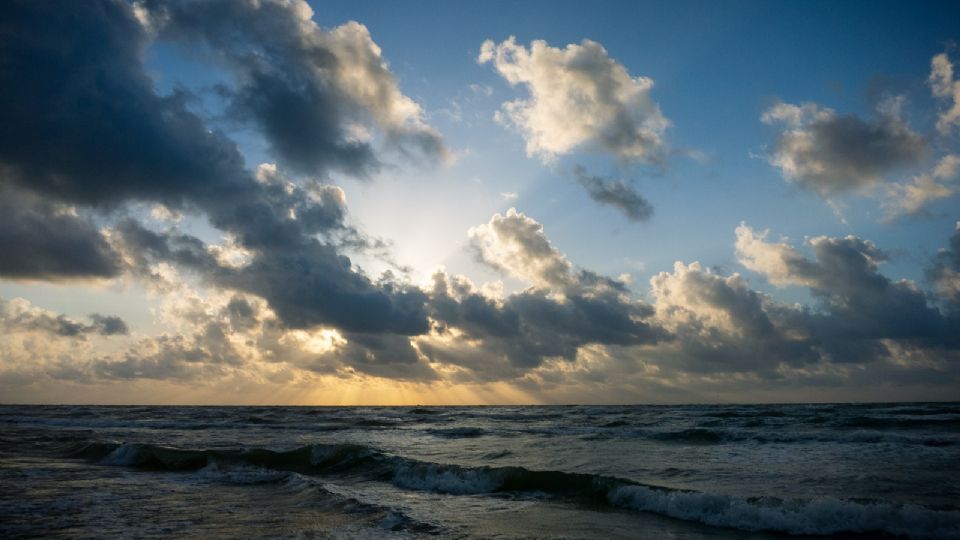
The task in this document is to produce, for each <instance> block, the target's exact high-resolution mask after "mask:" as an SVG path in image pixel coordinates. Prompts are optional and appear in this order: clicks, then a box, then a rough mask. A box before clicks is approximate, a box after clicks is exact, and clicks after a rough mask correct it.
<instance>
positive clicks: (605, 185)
mask: <svg viewBox="0 0 960 540" xmlns="http://www.w3.org/2000/svg"><path fill="white" fill-rule="evenodd" d="M573 173H574V175H575V176H576V178H577V182H579V183H580V185H581V186H583V187H584V188H585V189H586V190H587V193H588V194H589V195H590V198H591V199H593V200H595V201H597V202H598V203H600V204H606V205H609V206H612V207H614V208H616V209H617V210H618V211H620V212H622V213H623V215H625V216H627V219H629V220H631V221H646V220H648V219H650V216H652V215H653V205H651V204H650V202H649V201H647V200H646V199H645V198H643V196H642V195H640V194H639V193H638V192H637V190H636V189H635V188H634V187H633V186H632V185H630V184H627V183H626V182H623V181H615V180H605V179H603V178H600V177H599V176H590V175H588V174H587V172H586V170H585V169H584V168H583V167H580V166H577V167H576V168H574V170H573Z"/></svg>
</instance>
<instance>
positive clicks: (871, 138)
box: [761, 100, 926, 198]
mask: <svg viewBox="0 0 960 540" xmlns="http://www.w3.org/2000/svg"><path fill="white" fill-rule="evenodd" d="M898 109H899V102H898V101H897V100H892V101H889V100H888V101H887V102H885V103H884V104H883V105H882V106H881V107H880V109H879V110H878V111H877V116H876V118H874V119H872V120H862V119H861V118H859V117H857V116H854V115H850V114H837V113H836V112H835V111H833V110H832V109H828V108H823V107H820V106H819V105H817V104H815V103H803V104H801V105H793V104H790V103H779V104H777V105H774V106H773V107H771V108H770V109H768V110H767V111H766V112H764V113H763V116H762V117H761V120H762V121H763V122H764V123H766V124H770V125H776V126H782V131H781V132H780V134H779V136H778V138H777V141H776V143H775V145H774V148H773V150H772V152H771V153H770V156H769V161H770V164H771V165H773V166H775V167H777V168H778V169H780V172H781V173H782V174H783V176H784V177H785V178H787V179H788V180H791V181H793V182H796V183H797V184H799V185H800V186H802V187H804V188H806V189H809V190H811V191H813V192H815V193H817V194H818V195H820V196H821V197H824V198H829V197H832V196H834V195H837V194H840V193H843V192H848V191H853V190H857V189H862V188H869V187H873V186H875V185H877V184H879V183H880V182H882V181H883V179H884V177H885V176H886V175H888V174H890V173H892V172H894V171H897V170H900V169H903V168H907V167H911V166H914V165H917V164H919V163H920V160H921V159H922V158H923V157H924V155H925V154H926V142H925V141H924V139H923V137H921V136H920V135H918V134H917V133H915V132H913V131H912V130H911V129H910V127H909V126H908V125H907V124H906V123H905V122H904V121H903V120H902V119H901V118H900V116H899V110H898Z"/></svg>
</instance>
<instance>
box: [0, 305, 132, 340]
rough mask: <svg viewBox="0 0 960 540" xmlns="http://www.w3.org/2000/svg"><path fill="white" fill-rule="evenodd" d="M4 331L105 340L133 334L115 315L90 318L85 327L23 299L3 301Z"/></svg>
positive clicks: (1, 318)
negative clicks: (88, 336) (87, 336)
mask: <svg viewBox="0 0 960 540" xmlns="http://www.w3.org/2000/svg"><path fill="white" fill-rule="evenodd" d="M0 329H2V330H4V331H5V332H41V333H48V334H52V335H55V336H61V337H71V338H73V337H79V338H82V337H84V336H85V335H88V334H99V335H101V336H115V335H126V334H127V333H128V332H129V330H128V328H127V323H125V322H124V321H123V319H121V318H119V317H115V316H111V315H100V314H97V313H94V314H92V315H90V322H89V323H84V322H80V321H77V320H74V319H71V318H69V317H67V316H66V315H63V314H62V313H53V312H51V311H47V310H43V309H39V308H37V307H34V306H32V305H30V304H29V303H27V302H26V301H24V300H22V299H15V300H9V301H7V300H3V299H2V298H0Z"/></svg>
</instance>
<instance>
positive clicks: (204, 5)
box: [143, 0, 449, 175]
mask: <svg viewBox="0 0 960 540" xmlns="http://www.w3.org/2000/svg"><path fill="white" fill-rule="evenodd" d="M143 5H144V6H145V7H146V11H147V12H148V13H149V17H150V20H151V24H152V25H154V26H155V27H156V28H155V29H156V30H157V31H158V32H159V36H160V38H161V39H164V40H171V41H174V42H178V43H182V44H184V45H186V46H188V47H195V46H196V45H198V44H200V45H203V46H205V47H206V48H207V49H209V53H210V54H212V55H213V56H214V58H216V59H219V60H220V61H221V62H223V63H224V64H225V65H226V66H227V67H228V68H229V69H230V70H231V71H232V72H233V73H234V74H235V76H236V79H237V88H235V89H231V88H222V93H223V95H224V96H225V97H226V98H227V99H228V100H229V111H230V113H231V114H232V115H233V116H234V117H235V118H238V119H240V120H243V121H249V122H250V123H252V124H253V125H255V126H256V127H257V128H258V129H259V130H260V131H261V132H262V133H263V134H264V135H265V136H266V138H267V140H268V141H269V143H270V146H271V148H272V150H273V153H274V154H275V155H276V157H277V158H278V159H279V160H280V162H281V163H282V164H284V165H285V166H287V167H290V168H292V169H295V170H297V171H300V172H306V173H322V172H324V171H325V170H327V169H330V168H337V169H340V170H343V171H346V172H349V173H351V174H355V175H365V174H368V173H371V172H374V171H376V170H377V169H378V168H379V167H380V161H379V160H378V159H377V158H376V157H375V155H374V152H373V148H372V147H371V145H370V144H369V143H368V142H366V141H363V140H357V139H356V137H354V136H352V135H351V133H350V129H351V125H364V126H368V125H371V124H372V125H374V126H376V127H378V128H379V129H380V130H381V131H382V132H383V134H384V136H385V138H386V140H387V142H388V143H390V144H391V145H393V146H395V147H396V148H398V149H400V150H401V152H402V153H404V154H409V155H414V156H422V157H425V158H426V159H427V160H428V161H436V160H443V159H446V158H447V156H448V153H449V152H448V151H447V149H446V147H445V145H444V143H443V140H442V139H441V137H440V136H439V134H438V133H437V132H436V131H435V130H434V129H433V128H431V127H430V126H428V125H426V124H425V123H424V122H423V120H422V115H421V111H420V108H419V106H417V105H416V103H414V102H413V101H412V100H410V99H409V98H407V97H406V96H404V95H403V94H402V93H401V92H400V91H399V89H398V88H397V85H396V79H395V78H394V76H393V74H392V73H390V71H389V69H388V68H387V66H386V63H385V62H384V60H383V59H382V57H381V56H380V49H379V47H377V45H376V44H375V43H374V42H373V40H372V39H371V38H370V35H369V32H368V31H367V29H366V27H364V26H363V25H361V24H358V23H348V24H345V25H343V26H340V27H337V28H335V29H333V30H331V31H325V30H323V29H321V28H319V27H318V26H317V25H316V24H314V23H313V22H312V21H311V16H312V10H311V9H310V7H309V6H308V5H307V4H306V3H305V2H301V1H299V0H297V1H293V2H276V1H264V2H234V1H231V0H209V1H204V2H190V1H177V0H156V1H153V0H148V1H147V2H145V3H144V4H143Z"/></svg>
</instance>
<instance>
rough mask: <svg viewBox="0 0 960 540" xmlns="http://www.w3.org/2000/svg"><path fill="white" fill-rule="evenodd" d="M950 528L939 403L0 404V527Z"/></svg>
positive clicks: (620, 532)
mask: <svg viewBox="0 0 960 540" xmlns="http://www.w3.org/2000/svg"><path fill="white" fill-rule="evenodd" d="M784 535H818V536H828V537H832V538H849V537H853V538H875V537H891V538H895V537H903V538H960V404H957V403H940V404H932V403H909V404H869V405H849V404H816V405H689V406H646V405H638V406H556V407H554V406H517V407H147V406H139V407H105V406H14V405H7V406H0V536H2V537H22V536H39V537H63V538H89V537H106V538H112V537H151V536H177V537H234V538H249V537H271V538H301V537H303V538H311V537H320V538H328V537H344V538H354V537H369V538H383V537H397V538H418V537H436V538H474V537H479V538H554V537H562V538H616V537H621V538H729V537H735V538H776V537H783V536H784Z"/></svg>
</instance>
